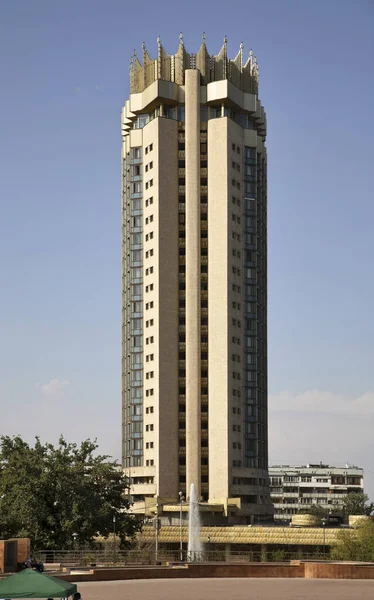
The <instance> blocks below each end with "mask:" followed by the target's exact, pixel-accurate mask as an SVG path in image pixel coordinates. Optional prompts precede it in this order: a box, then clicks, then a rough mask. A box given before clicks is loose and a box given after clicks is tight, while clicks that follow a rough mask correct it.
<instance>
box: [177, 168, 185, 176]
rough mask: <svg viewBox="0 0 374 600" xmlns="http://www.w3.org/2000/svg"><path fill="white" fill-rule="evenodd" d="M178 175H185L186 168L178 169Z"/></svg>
mask: <svg viewBox="0 0 374 600" xmlns="http://www.w3.org/2000/svg"><path fill="white" fill-rule="evenodd" d="M178 175H179V177H185V176H186V169H178Z"/></svg>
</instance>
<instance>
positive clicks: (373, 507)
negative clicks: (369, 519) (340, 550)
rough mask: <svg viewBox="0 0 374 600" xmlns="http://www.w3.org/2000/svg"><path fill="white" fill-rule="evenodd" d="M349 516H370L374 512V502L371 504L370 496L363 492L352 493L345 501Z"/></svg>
mask: <svg viewBox="0 0 374 600" xmlns="http://www.w3.org/2000/svg"><path fill="white" fill-rule="evenodd" d="M344 509H345V512H346V514H347V515H366V516H370V515H372V514H373V512H374V502H369V496H368V495H367V494H364V493H363V492H351V493H350V494H348V495H347V497H346V498H345V501H344Z"/></svg>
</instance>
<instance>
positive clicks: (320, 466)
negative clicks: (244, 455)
mask: <svg viewBox="0 0 374 600" xmlns="http://www.w3.org/2000/svg"><path fill="white" fill-rule="evenodd" d="M359 468H360V467H358V466H357V465H350V464H348V463H346V464H345V465H340V466H337V465H329V464H327V463H323V462H320V463H308V464H306V465H271V466H270V467H269V469H295V470H296V469H359Z"/></svg>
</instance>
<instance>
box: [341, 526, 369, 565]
mask: <svg viewBox="0 0 374 600" xmlns="http://www.w3.org/2000/svg"><path fill="white" fill-rule="evenodd" d="M331 557H332V558H333V559H335V560H354V561H356V560H357V561H364V562H373V561H374V522H373V520H372V519H369V520H368V521H366V522H365V523H361V524H360V525H358V527H357V528H356V529H342V530H341V531H339V532H338V534H337V542H336V544H335V546H334V547H333V549H332V551H331Z"/></svg>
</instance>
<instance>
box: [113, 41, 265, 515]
mask: <svg viewBox="0 0 374 600" xmlns="http://www.w3.org/2000/svg"><path fill="white" fill-rule="evenodd" d="M121 126H122V233H123V235H122V318H123V324H122V348H123V350H122V427H123V442H122V451H123V467H124V470H125V473H126V474H127V475H128V477H129V478H130V481H131V495H132V499H133V501H134V503H135V505H134V506H135V509H136V510H138V511H141V510H142V507H144V506H145V503H146V502H147V499H150V498H154V497H158V498H159V499H160V501H161V502H168V503H175V502H177V501H178V498H179V493H180V492H182V494H183V495H184V497H185V498H188V495H189V489H190V485H191V483H194V484H195V486H196V487H197V490H198V495H199V497H200V499H201V501H202V502H206V503H211V504H214V503H216V504H217V503H221V504H225V503H226V505H227V502H228V499H230V498H239V499H240V511H239V515H240V518H242V520H243V521H244V522H247V520H250V519H251V518H252V517H253V516H254V515H258V516H261V515H269V514H272V505H271V502H270V494H269V480H268V470H267V469H268V450H267V432H268V429H267V155H266V146H265V139H266V115H265V112H264V109H263V107H262V105H261V102H260V100H259V98H258V65H257V61H256V59H255V57H254V56H253V54H252V52H251V53H250V54H249V56H248V58H246V59H244V49H243V45H242V44H241V45H240V48H239V51H238V54H237V55H236V57H235V58H234V59H232V60H231V59H229V58H228V56H227V40H226V39H225V40H224V43H223V46H222V48H221V50H220V52H219V53H218V54H217V55H210V54H209V53H208V50H207V47H206V43H205V39H203V41H202V44H201V47H200V49H199V51H198V52H197V53H196V54H190V53H188V52H187V50H186V49H185V46H184V42H183V38H182V36H181V37H180V40H179V46H178V50H177V52H176V53H175V54H171V55H170V54H167V53H166V52H165V50H164V48H163V46H162V44H161V40H160V39H158V40H157V57H156V58H151V57H150V55H149V54H148V52H147V50H146V48H145V45H143V56H142V60H141V61H140V60H139V59H138V57H137V56H136V55H135V54H134V55H133V57H132V59H131V66H130V96H129V98H128V100H126V102H125V104H124V107H123V109H122V117H121Z"/></svg>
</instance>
